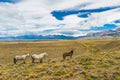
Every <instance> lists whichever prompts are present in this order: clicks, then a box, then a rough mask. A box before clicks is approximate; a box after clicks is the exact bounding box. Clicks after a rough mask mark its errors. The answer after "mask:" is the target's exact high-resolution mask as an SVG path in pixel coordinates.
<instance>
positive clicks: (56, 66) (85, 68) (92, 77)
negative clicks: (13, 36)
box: [0, 40, 120, 80]
mask: <svg viewBox="0 0 120 80" xmlns="http://www.w3.org/2000/svg"><path fill="white" fill-rule="evenodd" d="M71 49H74V50H75V52H74V54H73V58H72V59H71V60H70V59H69V57H68V58H67V59H66V60H64V61H63V59H62V54H63V53H65V52H68V51H70V50H71ZM42 52H47V53H48V57H46V58H45V59H44V60H43V63H39V61H36V63H34V64H32V63H31V57H29V58H27V59H26V64H22V61H19V62H18V63H17V65H14V64H13V57H14V56H15V55H21V54H24V53H30V55H32V54H39V53H42ZM119 71H120V40H64V41H35V42H31V41H29V42H17V41H16V42H0V80H120V72H119Z"/></svg>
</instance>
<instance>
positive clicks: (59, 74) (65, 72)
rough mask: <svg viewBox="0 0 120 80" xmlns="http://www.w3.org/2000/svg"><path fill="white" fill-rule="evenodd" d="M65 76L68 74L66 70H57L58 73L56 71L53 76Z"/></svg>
mask: <svg viewBox="0 0 120 80" xmlns="http://www.w3.org/2000/svg"><path fill="white" fill-rule="evenodd" d="M65 74H67V71H66V70H57V71H54V72H53V73H52V75H53V76H62V75H65Z"/></svg>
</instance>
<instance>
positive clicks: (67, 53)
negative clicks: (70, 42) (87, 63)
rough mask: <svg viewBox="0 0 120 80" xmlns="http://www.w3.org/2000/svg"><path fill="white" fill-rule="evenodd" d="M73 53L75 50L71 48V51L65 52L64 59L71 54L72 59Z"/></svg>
mask: <svg viewBox="0 0 120 80" xmlns="http://www.w3.org/2000/svg"><path fill="white" fill-rule="evenodd" d="M73 53H74V50H71V51H70V52H66V53H63V60H64V59H66V57H67V56H70V59H71V58H72V55H73Z"/></svg>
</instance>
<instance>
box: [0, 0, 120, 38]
mask: <svg viewBox="0 0 120 80" xmlns="http://www.w3.org/2000/svg"><path fill="white" fill-rule="evenodd" d="M119 3H120V0H109V1H107V0H106V1H104V0H102V1H100V0H99V1H98V0H97V1H94V0H82V1H81V0H22V1H21V2H19V3H16V4H12V3H0V36H18V35H24V34H28V33H33V34H42V35H46V34H66V35H73V36H79V35H85V34H87V33H84V32H80V30H84V29H90V28H91V27H92V26H103V25H104V24H107V23H112V22H113V21H114V20H117V19H120V10H119V8H118V9H113V10H110V11H105V12H100V13H92V14H91V15H90V16H89V17H88V18H80V17H78V16H77V14H75V15H69V16H66V17H64V20H62V21H60V20H57V19H56V18H55V17H53V16H52V15H51V12H52V11H53V10H72V9H73V10H79V9H96V8H101V7H107V6H119ZM61 24H64V25H62V26H58V25H61ZM52 29H53V31H51V32H49V33H44V31H45V30H52Z"/></svg>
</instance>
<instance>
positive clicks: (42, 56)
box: [13, 50, 74, 64]
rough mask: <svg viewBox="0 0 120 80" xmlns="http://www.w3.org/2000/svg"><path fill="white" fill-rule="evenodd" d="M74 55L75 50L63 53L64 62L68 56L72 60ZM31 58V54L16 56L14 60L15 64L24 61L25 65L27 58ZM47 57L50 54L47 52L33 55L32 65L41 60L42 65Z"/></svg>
mask: <svg viewBox="0 0 120 80" xmlns="http://www.w3.org/2000/svg"><path fill="white" fill-rule="evenodd" d="M73 53H74V50H71V51H69V52H65V53H63V60H65V59H66V57H67V56H69V57H70V59H71V58H72V55H73ZM29 56H30V54H24V55H16V56H14V58H13V61H14V64H16V63H17V61H19V60H22V61H23V63H24V64H25V60H26V58H27V57H29ZM46 56H48V54H47V53H46V52H44V53H40V54H33V55H31V60H32V63H34V62H35V60H39V61H40V63H42V62H43V59H44V58H45V57H46Z"/></svg>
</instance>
